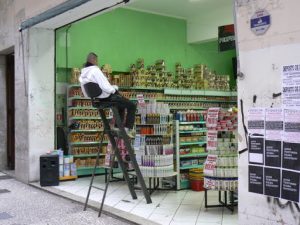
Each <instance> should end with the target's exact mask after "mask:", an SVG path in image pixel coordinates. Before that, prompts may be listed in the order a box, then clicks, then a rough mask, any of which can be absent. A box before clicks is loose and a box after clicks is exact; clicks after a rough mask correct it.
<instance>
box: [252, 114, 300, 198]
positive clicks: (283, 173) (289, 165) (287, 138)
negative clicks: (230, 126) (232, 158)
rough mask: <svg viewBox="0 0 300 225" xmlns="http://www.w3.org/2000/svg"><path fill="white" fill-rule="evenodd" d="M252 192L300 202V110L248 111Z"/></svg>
mask: <svg viewBox="0 0 300 225" xmlns="http://www.w3.org/2000/svg"><path fill="white" fill-rule="evenodd" d="M248 127H249V136H248V139H249V142H248V143H249V144H248V145H249V146H248V147H249V174H248V176H249V192H253V193H257V194H263V195H268V196H273V197H277V198H282V199H286V200H290V201H294V202H299V199H300V195H299V194H300V193H299V182H300V109H299V110H297V109H281V108H266V109H262V108H252V109H249V111H248Z"/></svg>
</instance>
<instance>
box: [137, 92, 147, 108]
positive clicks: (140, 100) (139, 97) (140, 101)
mask: <svg viewBox="0 0 300 225" xmlns="http://www.w3.org/2000/svg"><path fill="white" fill-rule="evenodd" d="M136 99H137V101H138V104H139V105H140V106H142V107H143V106H145V99H144V95H143V94H137V95H136Z"/></svg>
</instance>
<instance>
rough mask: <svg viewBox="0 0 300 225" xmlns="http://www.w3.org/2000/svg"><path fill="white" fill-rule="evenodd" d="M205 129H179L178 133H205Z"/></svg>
mask: <svg viewBox="0 0 300 225" xmlns="http://www.w3.org/2000/svg"><path fill="white" fill-rule="evenodd" d="M206 132H207V130H182V131H179V133H180V134H189V133H206Z"/></svg>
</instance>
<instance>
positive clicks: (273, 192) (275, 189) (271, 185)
mask: <svg viewBox="0 0 300 225" xmlns="http://www.w3.org/2000/svg"><path fill="white" fill-rule="evenodd" d="M280 175H281V172H280V169H274V168H267V167H266V168H265V171H264V178H265V179H264V186H265V188H264V190H265V193H264V194H265V195H269V196H273V197H276V198H280V187H281V185H280V184H281V176H280Z"/></svg>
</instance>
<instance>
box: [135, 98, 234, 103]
mask: <svg viewBox="0 0 300 225" xmlns="http://www.w3.org/2000/svg"><path fill="white" fill-rule="evenodd" d="M153 99H155V100H156V101H157V102H212V103H236V102H237V101H226V100H206V99H202V100H200V99H199V100H191V99H163V98H162V99H159V98H153ZM130 100H131V101H137V99H136V98H130ZM144 100H145V101H149V100H151V99H150V98H145V99H144Z"/></svg>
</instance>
